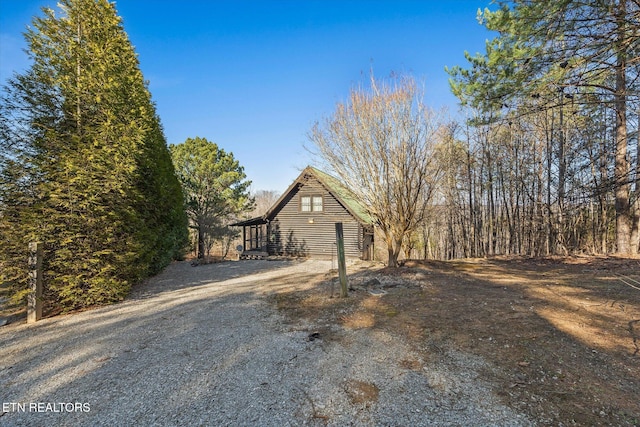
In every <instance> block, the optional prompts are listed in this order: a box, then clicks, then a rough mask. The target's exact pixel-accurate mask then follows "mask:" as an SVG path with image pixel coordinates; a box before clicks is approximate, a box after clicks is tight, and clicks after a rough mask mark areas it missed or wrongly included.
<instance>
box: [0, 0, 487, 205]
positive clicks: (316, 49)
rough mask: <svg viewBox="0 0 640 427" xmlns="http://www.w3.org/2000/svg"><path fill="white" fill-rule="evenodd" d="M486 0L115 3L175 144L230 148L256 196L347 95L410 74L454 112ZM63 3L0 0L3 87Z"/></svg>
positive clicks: (305, 158)
mask: <svg viewBox="0 0 640 427" xmlns="http://www.w3.org/2000/svg"><path fill="white" fill-rule="evenodd" d="M489 3H490V2H489V0H440V1H435V0H433V1H432V0H421V1H420V0H417V1H406V0H392V1H378V0H368V1H367V0H361V1H350V0H322V1H321V0H317V1H306V0H297V1H294V0H289V1H268V0H263V1H258V0H254V1H232V0H228V1H215V0H182V1H176V0H171V1H169V0H119V1H117V2H116V7H117V10H118V13H119V14H120V16H122V17H123V19H124V28H125V31H126V32H127V34H128V35H129V38H130V39H131V42H132V44H133V45H134V47H135V49H136V52H137V53H138V55H139V59H140V64H141V68H142V72H143V74H144V76H145V78H146V79H147V80H149V81H150V90H151V93H152V96H153V99H154V101H155V102H156V105H157V109H158V114H159V115H160V118H161V120H162V123H163V126H164V129H165V134H166V137H167V141H168V142H169V143H180V142H183V141H184V140H185V139H186V138H188V137H195V136H200V137H204V138H207V139H208V140H210V141H214V142H216V143H217V144H218V145H219V146H221V147H222V148H224V149H225V150H227V151H232V152H233V153H234V155H235V156H236V158H237V159H238V160H239V161H240V164H241V165H243V166H244V167H245V172H246V173H247V175H248V178H249V179H250V180H252V181H253V186H252V188H253V190H277V191H280V192H282V191H284V190H285V189H286V188H287V187H288V186H289V184H290V183H291V182H292V181H293V179H295V178H296V177H297V176H298V174H299V172H300V170H301V169H302V168H304V167H305V166H306V165H307V164H308V163H309V162H310V157H309V154H308V153H307V152H306V151H305V150H304V148H303V144H305V143H306V142H307V136H306V135H307V133H308V131H309V129H310V128H311V126H312V125H313V123H314V122H315V121H317V120H321V119H322V118H323V117H326V116H328V115H330V114H331V113H332V112H333V110H334V107H335V105H336V103H337V102H340V101H343V100H345V99H346V97H347V95H348V93H349V90H350V89H351V88H353V87H355V86H357V85H358V84H360V83H366V80H367V78H368V75H369V70H370V69H371V68H372V69H373V70H374V74H375V75H376V76H377V77H386V76H388V75H389V74H390V73H392V72H400V73H410V74H412V75H413V76H414V77H416V78H417V79H418V80H420V81H423V82H424V84H425V87H426V100H425V101H426V103H427V104H428V105H430V106H431V107H434V108H441V107H447V108H448V109H449V111H450V113H451V114H455V113H456V112H457V109H458V107H457V104H456V99H455V98H454V97H453V96H452V95H451V94H450V92H449V86H448V83H447V79H448V75H447V74H446V73H445V71H444V67H445V66H453V65H464V66H466V61H465V59H464V54H463V53H464V51H465V50H466V51H469V52H470V53H472V54H473V53H476V52H484V45H485V40H486V39H488V38H492V37H493V36H494V35H493V34H491V33H489V32H487V31H486V30H485V29H484V28H483V27H482V26H480V25H479V24H478V23H477V21H476V12H477V10H478V8H485V7H487V6H490V5H489ZM42 6H49V7H52V8H54V9H56V0H0V81H1V82H2V84H4V83H5V81H6V79H7V77H9V76H10V75H11V74H12V73H13V72H14V71H21V70H24V69H25V68H26V67H27V66H28V62H27V57H26V55H25V53H24V52H23V51H22V49H24V48H25V46H26V45H25V43H24V39H23V37H22V33H23V32H24V30H25V28H26V26H27V25H30V23H31V20H32V18H33V16H35V15H40V14H41V13H40V8H41V7H42Z"/></svg>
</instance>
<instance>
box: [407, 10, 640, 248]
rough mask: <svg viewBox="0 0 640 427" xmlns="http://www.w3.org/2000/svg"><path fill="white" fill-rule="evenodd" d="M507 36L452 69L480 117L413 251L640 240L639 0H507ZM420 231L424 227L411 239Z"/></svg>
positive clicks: (453, 135) (474, 117) (497, 18)
mask: <svg viewBox="0 0 640 427" xmlns="http://www.w3.org/2000/svg"><path fill="white" fill-rule="evenodd" d="M498 5H499V8H498V10H496V11H493V12H491V11H489V10H485V11H484V12H482V13H481V14H480V15H479V19H480V21H481V22H482V23H483V24H484V25H485V26H486V27H487V28H488V29H490V30H494V31H497V32H498V34H499V35H498V36H497V37H496V38H495V39H494V40H492V41H489V42H487V50H486V53H484V54H478V55H476V56H471V55H468V54H467V59H468V61H469V63H470V66H469V68H467V69H465V68H461V67H453V68H452V69H450V70H449V73H450V75H451V86H452V89H453V92H454V93H455V94H456V95H457V96H458V98H459V99H460V100H461V103H462V105H463V107H464V111H465V112H466V114H467V117H468V121H467V123H466V124H464V125H456V124H453V125H451V126H450V127H449V128H448V129H447V131H446V132H445V133H446V135H444V138H443V141H444V144H443V148H442V151H443V153H444V155H443V159H445V165H446V168H445V170H446V171H445V175H444V179H443V181H442V186H441V188H442V192H441V197H440V198H439V199H438V202H437V203H436V204H435V206H434V207H433V210H434V212H433V214H432V215H431V216H430V220H429V221H428V222H427V223H425V224H424V226H423V227H422V230H421V231H420V233H417V234H416V235H414V236H412V238H413V243H411V242H408V243H409V244H408V245H407V246H408V247H409V248H413V250H414V252H413V254H414V256H415V255H418V254H419V255H421V256H425V257H436V258H444V259H450V258H458V257H475V256H487V255H496V254H522V255H531V256H540V255H550V254H560V255H565V254H570V253H590V254H610V253H617V254H620V255H633V254H637V253H638V251H639V250H640V160H639V156H638V153H639V151H640V149H639V147H640V146H639V144H640V143H639V139H638V117H639V113H638V111H639V107H640V104H639V103H638V100H639V99H638V95H639V92H638V88H639V87H638V77H640V74H639V68H638V67H639V65H640V26H639V25H638V22H640V3H638V2H637V1H632V0H616V1H610V2H601V1H595V0H590V1H582V0H581V1H577V0H576V1H574V0H567V1H562V2H557V1H552V0H542V1H535V2H530V1H512V2H499V4H498ZM410 240H411V239H410Z"/></svg>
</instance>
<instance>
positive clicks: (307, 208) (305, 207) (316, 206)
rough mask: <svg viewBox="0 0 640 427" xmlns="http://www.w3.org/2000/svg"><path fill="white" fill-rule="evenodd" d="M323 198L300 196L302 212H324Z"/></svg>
mask: <svg viewBox="0 0 640 427" xmlns="http://www.w3.org/2000/svg"><path fill="white" fill-rule="evenodd" d="M322 210H323V207H322V196H300V212H322Z"/></svg>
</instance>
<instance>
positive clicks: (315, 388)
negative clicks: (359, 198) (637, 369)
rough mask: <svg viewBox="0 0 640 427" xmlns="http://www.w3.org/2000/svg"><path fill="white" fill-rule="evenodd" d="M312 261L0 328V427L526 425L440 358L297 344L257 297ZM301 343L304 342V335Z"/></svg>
mask: <svg viewBox="0 0 640 427" xmlns="http://www.w3.org/2000/svg"><path fill="white" fill-rule="evenodd" d="M330 267H331V263H330V262H323V261H306V262H297V261H260V260H253V261H241V262H227V263H220V264H210V265H204V266H200V267H191V266H190V265H189V264H188V263H186V262H182V263H175V264H173V265H172V266H170V267H169V268H168V269H167V270H166V271H165V272H164V273H162V274H161V275H159V276H157V277H155V278H153V279H152V280H150V281H149V282H148V283H146V284H145V285H142V286H140V287H138V288H136V289H135V291H134V293H133V295H132V297H131V298H130V299H128V300H127V301H125V302H123V303H121V304H117V305H113V306H108V307H103V308H100V309H96V310H91V311H86V312H82V313H77V314H74V315H68V316H58V317H55V318H49V319H44V320H43V321H41V322H38V323H37V324H36V325H34V326H27V325H24V324H20V325H18V324H15V325H8V326H5V327H2V328H0V400H1V402H2V405H3V412H2V413H0V425H7V426H33V425H41V426H47V425H51V426H53V425H56V426H76V425H78V426H80V425H82V426H116V425H122V426H124V425H144V426H151V425H161V426H165V425H166V426H174V425H175V426H197V425H202V426H219V425H233V426H237V425H240V426H287V425H318V426H323V425H336V426H338V425H339V426H343V425H385V426H387V425H389V426H409V425H411V426H418V425H427V426H430V425H531V424H532V423H531V422H530V420H528V419H527V418H526V417H525V416H524V415H521V414H517V413H515V412H513V411H512V410H511V409H509V408H507V407H505V406H502V405H501V404H499V402H498V401H497V399H496V398H495V397H494V395H493V393H492V390H491V388H490V386H489V385H488V384H483V383H482V382H481V381H480V380H479V379H478V378H477V372H479V371H480V370H486V369H493V368H491V367H489V366H487V365H486V363H485V362H483V361H482V360H479V359H477V358H474V357H472V356H470V355H467V354H462V353H459V352H455V351H449V352H447V354H446V357H443V358H442V360H434V361H421V365H424V366H426V367H425V368H424V369H419V370H417V369H412V366H411V363H409V362H407V361H411V360H415V359H416V358H419V357H418V356H417V355H415V354H413V353H412V351H411V350H410V348H409V346H408V345H406V344H405V343H403V342H402V341H401V340H400V339H399V338H397V337H394V336H392V335H390V334H388V333H383V332H375V331H370V330H367V329H361V330H356V331H352V330H344V329H343V328H342V327H341V326H339V325H329V326H327V325H324V327H325V328H326V327H329V328H332V332H333V334H335V335H338V336H340V337H341V339H340V340H329V339H323V337H322V336H319V337H317V339H310V334H312V333H313V332H314V331H315V329H314V328H315V326H317V325H309V324H300V325H291V324H287V322H285V321H283V318H282V317H281V316H280V315H279V314H278V312H277V310H276V309H275V308H274V307H272V306H271V305H269V304H268V303H267V301H266V298H265V295H268V294H269V293H271V292H273V291H275V290H277V289H278V288H280V289H282V288H283V287H289V288H291V287H294V288H295V287H304V286H309V285H308V283H309V282H310V279H311V278H312V277H317V276H318V275H321V274H324V273H326V272H327V271H328V270H329V269H330ZM312 338H315V337H313V336H312Z"/></svg>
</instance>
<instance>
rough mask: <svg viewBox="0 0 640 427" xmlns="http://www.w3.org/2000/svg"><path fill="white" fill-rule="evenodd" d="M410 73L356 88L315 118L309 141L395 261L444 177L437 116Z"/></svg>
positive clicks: (392, 262)
mask: <svg viewBox="0 0 640 427" xmlns="http://www.w3.org/2000/svg"><path fill="white" fill-rule="evenodd" d="M422 95H423V93H422V91H421V90H420V89H419V88H418V86H417V85H416V82H415V80H414V79H413V78H410V77H397V78H394V79H392V80H391V81H376V79H375V78H373V76H372V77H371V87H370V88H368V89H363V88H357V89H353V90H352V91H351V93H350V95H349V99H348V100H347V102H345V103H339V104H338V105H337V107H336V110H335V112H334V113H333V115H331V116H330V117H328V118H326V119H325V120H323V121H322V122H317V123H316V124H315V125H314V126H313V128H312V130H311V132H310V134H309V139H310V140H311V142H312V143H313V144H314V145H315V148H316V149H317V151H315V154H316V155H317V156H318V157H319V159H320V162H321V163H323V165H324V166H325V167H327V168H328V169H330V170H331V172H332V173H334V174H335V175H336V176H338V177H339V178H340V179H341V180H342V182H343V183H344V184H345V186H346V187H347V188H349V189H350V190H351V191H352V192H353V195H354V196H355V197H356V198H357V199H358V200H359V201H360V202H361V203H362V204H363V206H364V207H365V209H366V210H367V212H368V214H369V215H370V216H371V218H372V219H373V221H374V223H375V225H376V226H378V227H379V229H380V231H381V232H382V235H383V237H384V240H385V243H386V244H387V250H388V254H389V266H396V265H397V261H398V255H399V254H400V251H401V250H402V244H403V241H404V240H405V237H406V236H408V235H410V234H411V233H412V232H414V231H416V230H417V229H418V226H419V225H420V223H421V222H422V221H423V219H424V216H425V212H426V208H427V206H428V205H429V203H430V201H431V199H432V198H433V194H434V190H435V186H436V184H437V182H438V179H439V177H440V175H441V171H440V167H439V165H438V161H437V155H436V154H437V150H436V147H437V142H438V131H439V129H440V127H441V124H440V120H439V117H438V116H437V115H436V114H434V113H433V112H432V111H431V110H429V109H427V108H426V107H425V105H424V104H423V103H422V98H423V96H422Z"/></svg>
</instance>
